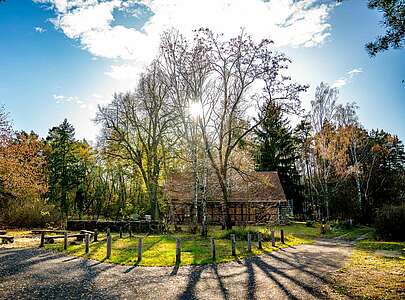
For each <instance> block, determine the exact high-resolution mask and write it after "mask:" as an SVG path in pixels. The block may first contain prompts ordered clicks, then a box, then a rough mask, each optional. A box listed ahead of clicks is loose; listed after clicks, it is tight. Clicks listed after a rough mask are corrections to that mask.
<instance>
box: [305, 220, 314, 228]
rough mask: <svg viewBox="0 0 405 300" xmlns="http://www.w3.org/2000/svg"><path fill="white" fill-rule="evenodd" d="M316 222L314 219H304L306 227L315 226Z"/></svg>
mask: <svg viewBox="0 0 405 300" xmlns="http://www.w3.org/2000/svg"><path fill="white" fill-rule="evenodd" d="M315 224H316V222H315V221H312V220H311V221H306V222H305V226H307V227H315Z"/></svg>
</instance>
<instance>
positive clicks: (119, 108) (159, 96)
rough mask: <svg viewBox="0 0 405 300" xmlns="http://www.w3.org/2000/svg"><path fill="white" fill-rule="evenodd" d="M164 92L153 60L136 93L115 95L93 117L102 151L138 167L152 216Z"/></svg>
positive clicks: (166, 117)
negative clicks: (97, 126)
mask: <svg viewBox="0 0 405 300" xmlns="http://www.w3.org/2000/svg"><path fill="white" fill-rule="evenodd" d="M167 92H168V89H167V85H166V83H165V80H164V77H163V74H162V72H161V70H160V68H159V64H158V63H157V62H153V63H152V65H151V66H150V67H149V69H148V70H147V71H146V72H145V73H144V74H143V75H142V76H141V79H140V81H139V85H138V88H137V89H136V91H135V93H126V94H117V95H114V99H113V101H112V103H110V104H108V105H107V106H104V107H100V108H99V112H98V114H97V118H96V121H97V122H98V123H100V124H101V125H102V126H103V136H102V138H101V141H100V142H101V143H103V144H104V145H103V148H104V151H105V153H106V154H107V155H110V156H113V157H119V158H121V159H124V160H127V161H130V162H131V163H132V164H133V165H134V167H136V168H137V169H138V170H139V172H140V174H141V176H142V179H143V182H144V184H145V187H146V190H147V193H148V195H149V201H150V211H151V213H152V216H153V218H154V219H155V220H157V219H158V218H159V204H158V187H159V177H160V175H161V172H162V165H163V163H164V162H163V160H164V158H165V145H166V143H165V141H166V138H167V134H168V132H169V124H170V121H171V112H170V110H169V109H168V106H167V98H166V96H167Z"/></svg>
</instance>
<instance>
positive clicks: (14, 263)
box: [0, 249, 118, 299]
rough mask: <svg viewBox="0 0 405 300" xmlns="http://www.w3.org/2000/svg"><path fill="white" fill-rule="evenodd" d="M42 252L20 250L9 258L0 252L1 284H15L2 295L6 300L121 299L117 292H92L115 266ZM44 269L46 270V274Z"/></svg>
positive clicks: (12, 252) (9, 255)
mask: <svg viewBox="0 0 405 300" xmlns="http://www.w3.org/2000/svg"><path fill="white" fill-rule="evenodd" d="M43 251H44V250H40V249H18V250H14V251H9V252H7V255H6V256H5V255H4V252H0V260H1V263H0V270H1V271H0V281H2V282H10V283H11V284H12V283H13V282H16V284H15V285H16V286H14V288H12V289H9V290H5V293H8V294H5V295H2V296H4V297H5V299H7V298H17V299H26V298H27V297H30V298H31V297H32V298H36V299H45V298H49V297H52V298H58V299H62V298H64V297H65V296H66V295H67V294H68V295H69V296H70V297H72V298H77V299H78V298H82V297H83V296H84V295H85V298H97V299H99V298H100V299H101V298H105V297H106V295H107V296H108V298H111V297H118V295H117V294H116V292H115V291H109V290H106V291H101V290H100V291H97V290H96V291H94V290H93V288H92V283H93V282H94V281H95V280H96V278H97V277H98V276H99V275H100V274H101V273H102V272H105V271H107V270H109V269H111V268H114V267H115V266H114V265H107V264H104V265H102V266H98V265H97V264H98V263H96V264H94V263H93V262H92V261H89V260H85V259H83V260H70V259H63V258H64V257H66V256H64V255H63V254H58V253H52V252H48V251H47V252H45V253H44V252H43ZM43 264H45V265H43ZM43 268H46V269H45V271H44V269H43ZM72 274H80V275H79V276H75V275H72ZM26 275H27V276H26ZM28 275H30V276H28ZM19 282H24V285H22V286H19V285H18V283H19ZM6 284H7V283H6ZM106 293H107V294H106ZM0 298H2V297H0Z"/></svg>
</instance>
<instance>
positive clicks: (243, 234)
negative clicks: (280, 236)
mask: <svg viewBox="0 0 405 300" xmlns="http://www.w3.org/2000/svg"><path fill="white" fill-rule="evenodd" d="M259 232H260V233H261V234H262V239H263V241H270V240H271V236H270V233H269V232H268V231H267V230H266V231H261V230H259V229H258V228H253V227H241V228H234V229H231V230H226V231H225V232H224V233H223V234H222V235H221V238H223V239H231V235H232V234H234V235H235V238H236V239H237V240H244V241H246V240H247V235H248V233H250V234H251V236H252V240H256V239H257V234H258V233H259Z"/></svg>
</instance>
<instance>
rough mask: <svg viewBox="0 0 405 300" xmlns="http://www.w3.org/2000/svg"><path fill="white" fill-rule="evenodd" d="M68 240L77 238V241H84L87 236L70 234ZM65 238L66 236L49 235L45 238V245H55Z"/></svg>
mask: <svg viewBox="0 0 405 300" xmlns="http://www.w3.org/2000/svg"><path fill="white" fill-rule="evenodd" d="M67 237H68V238H73V237H75V238H77V240H80V241H83V239H84V237H85V234H69V235H68V236H67ZM63 238H65V235H47V236H44V242H45V244H53V243H55V240H56V239H63Z"/></svg>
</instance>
